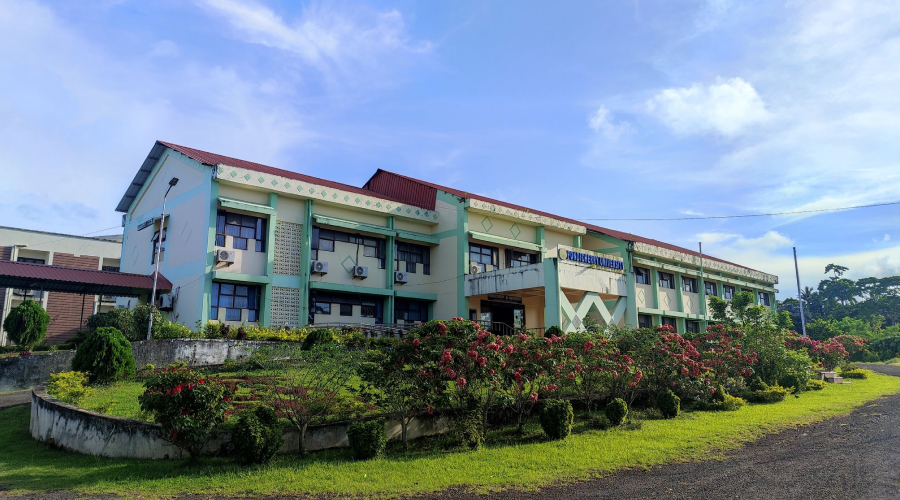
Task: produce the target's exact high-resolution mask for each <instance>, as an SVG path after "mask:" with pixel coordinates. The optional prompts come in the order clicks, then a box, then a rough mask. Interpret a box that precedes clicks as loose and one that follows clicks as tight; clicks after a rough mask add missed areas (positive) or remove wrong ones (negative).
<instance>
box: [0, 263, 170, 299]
mask: <svg viewBox="0 0 900 500" xmlns="http://www.w3.org/2000/svg"><path fill="white" fill-rule="evenodd" d="M0 287H10V288H24V289H28V290H44V291H50V292H66V293H78V294H87V295H119V296H138V295H143V294H149V293H150V291H151V290H152V289H153V275H152V274H151V275H143V274H131V273H117V272H112V271H99V270H96V269H79V268H75V267H62V266H45V265H42V264H29V263H25V262H12V261H0ZM156 289H157V291H163V292H168V291H171V290H172V283H171V282H170V281H169V280H167V279H166V277H165V276H163V275H162V274H160V275H159V279H158V280H157V284H156Z"/></svg>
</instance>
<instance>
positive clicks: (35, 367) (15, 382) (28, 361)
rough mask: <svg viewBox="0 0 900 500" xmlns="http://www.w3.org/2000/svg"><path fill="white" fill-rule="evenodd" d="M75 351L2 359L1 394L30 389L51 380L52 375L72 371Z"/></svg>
mask: <svg viewBox="0 0 900 500" xmlns="http://www.w3.org/2000/svg"><path fill="white" fill-rule="evenodd" d="M73 357H75V351H59V352H41V353H34V354H32V355H31V356H17V357H14V358H4V359H0V392H8V391H19V390H23V389H30V388H31V387H33V386H35V385H40V384H43V383H45V382H47V380H50V374H51V373H59V372H67V371H69V370H71V369H72V358H73Z"/></svg>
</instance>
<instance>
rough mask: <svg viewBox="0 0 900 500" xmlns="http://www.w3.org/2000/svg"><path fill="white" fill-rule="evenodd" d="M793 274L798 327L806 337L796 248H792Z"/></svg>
mask: <svg viewBox="0 0 900 500" xmlns="http://www.w3.org/2000/svg"><path fill="white" fill-rule="evenodd" d="M794 273H796V275H797V302H799V303H800V327H801V328H803V336H804V337H806V317H805V316H804V314H803V295H802V293H801V292H800V268H799V267H798V266H797V247H794Z"/></svg>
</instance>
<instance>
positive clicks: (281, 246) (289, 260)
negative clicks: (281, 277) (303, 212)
mask: <svg viewBox="0 0 900 500" xmlns="http://www.w3.org/2000/svg"><path fill="white" fill-rule="evenodd" d="M302 238H303V226H302V225H300V224H295V223H293V222H285V221H281V220H279V221H276V222H275V262H274V264H275V266H274V272H275V274H286V275H289V276H300V249H301V248H302Z"/></svg>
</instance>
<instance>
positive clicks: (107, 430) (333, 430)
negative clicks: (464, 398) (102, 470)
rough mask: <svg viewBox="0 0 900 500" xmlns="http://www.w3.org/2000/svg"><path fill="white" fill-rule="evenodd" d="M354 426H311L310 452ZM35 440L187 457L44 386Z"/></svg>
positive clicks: (226, 444) (92, 451) (392, 430)
mask: <svg viewBox="0 0 900 500" xmlns="http://www.w3.org/2000/svg"><path fill="white" fill-rule="evenodd" d="M349 426H350V422H337V423H333V424H325V425H316V426H310V427H309V428H308V429H307V431H306V447H307V449H308V450H311V451H315V450H324V449H329V448H344V447H347V446H348V442H347V429H348V428H349ZM447 428H448V423H447V420H446V419H444V418H439V417H434V418H430V417H429V418H425V417H423V418H421V419H416V420H413V422H411V423H410V426H409V431H408V437H409V439H415V438H418V437H422V436H432V435H436V434H440V433H442V432H445V431H446V430H447ZM385 431H386V432H387V435H388V438H391V439H399V436H400V424H398V423H396V422H391V421H389V422H387V423H385ZM31 436H32V437H33V438H34V439H37V440H38V441H41V442H44V443H48V444H52V445H54V446H58V447H60V448H62V449H65V450H68V451H74V452H77V453H82V454H85V455H97V456H104V457H113V458H152V459H167V458H177V457H181V456H182V452H181V450H180V449H179V448H177V447H175V446H173V445H172V444H170V443H169V442H167V441H165V440H164V439H162V438H161V437H160V436H161V433H160V428H159V426H157V425H154V424H150V423H147V422H140V421H138V420H131V419H128V418H121V417H113V416H110V415H103V414H100V413H97V412H93V411H89V410H85V409H83V408H79V407H77V406H74V405H70V404H67V403H64V402H62V401H59V400H58V399H55V398H53V397H52V396H50V395H48V394H47V392H46V391H45V390H44V388H43V387H36V388H34V389H33V390H32V393H31ZM230 443H231V433H230V432H228V431H220V432H217V433H215V435H214V436H213V438H212V439H210V442H209V443H207V446H206V448H205V449H204V450H205V452H206V453H209V454H222V453H227V452H228V450H229V448H230ZM299 443H300V434H299V432H298V431H297V430H296V429H292V428H286V429H284V447H283V448H282V449H281V453H290V452H296V451H297V450H298V449H299Z"/></svg>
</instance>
